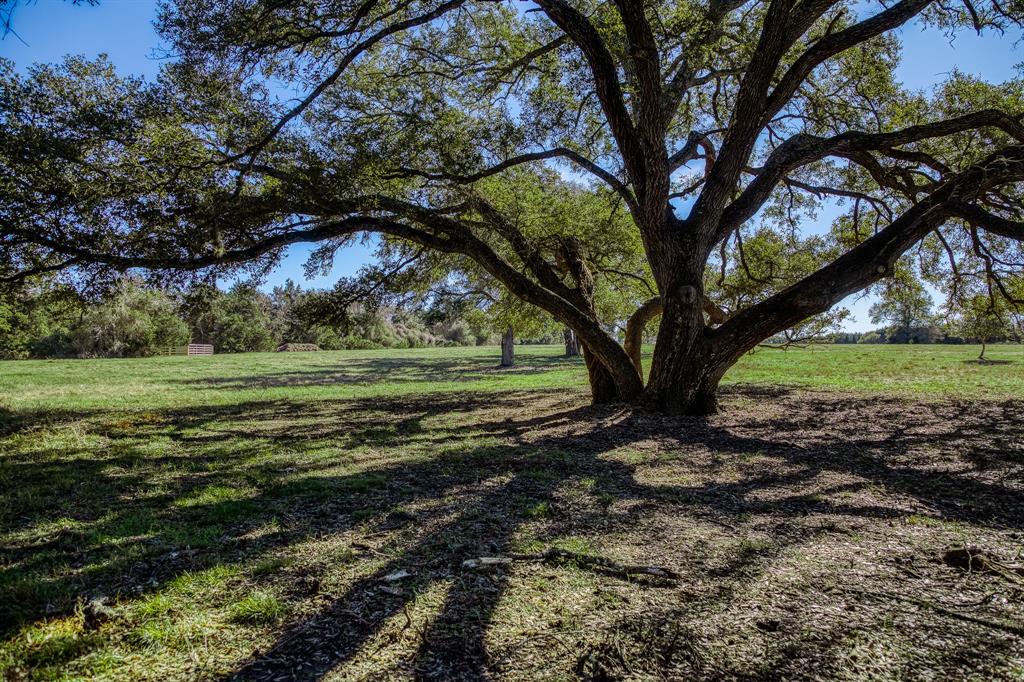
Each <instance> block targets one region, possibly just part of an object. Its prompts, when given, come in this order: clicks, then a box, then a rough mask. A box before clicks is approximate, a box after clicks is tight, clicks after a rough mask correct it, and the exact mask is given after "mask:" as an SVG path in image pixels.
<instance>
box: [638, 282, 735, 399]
mask: <svg viewBox="0 0 1024 682" xmlns="http://www.w3.org/2000/svg"><path fill="white" fill-rule="evenodd" d="M690 281H691V282H693V283H692V284H691V283H686V282H685V280H684V283H683V284H681V285H677V286H675V287H672V288H670V289H669V291H668V293H667V294H666V295H665V296H664V297H663V299H664V304H663V306H662V308H663V309H662V314H661V324H660V326H659V328H658V340H657V343H656V344H655V347H654V358H653V361H652V362H651V374H650V378H649V379H648V382H647V387H646V389H645V390H644V404H645V405H646V406H647V407H648V408H650V409H654V410H657V411H659V412H667V413H669V414H687V415H706V414H713V413H714V412H716V411H717V410H718V382H719V381H720V380H721V378H722V374H724V372H725V369H726V367H727V366H728V365H724V366H723V365H722V364H721V363H719V362H716V357H717V356H716V354H715V353H713V349H712V347H711V344H710V342H709V340H708V333H707V332H708V328H707V326H706V325H705V323H704V292H703V291H702V289H701V282H700V279H699V278H697V277H696V276H694V277H692V278H690Z"/></svg>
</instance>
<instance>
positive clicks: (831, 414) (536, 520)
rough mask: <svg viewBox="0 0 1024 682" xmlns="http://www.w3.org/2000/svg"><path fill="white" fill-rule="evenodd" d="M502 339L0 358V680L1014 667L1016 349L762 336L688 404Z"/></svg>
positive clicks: (1023, 624)
mask: <svg viewBox="0 0 1024 682" xmlns="http://www.w3.org/2000/svg"><path fill="white" fill-rule="evenodd" d="M517 353H518V358H517V360H518V366H517V367H516V368H514V369H511V370H501V369H498V368H497V367H496V366H495V365H496V362H497V349H496V348H451V349H423V350H402V351H399V350H392V351H350V352H323V353H309V354H250V355H234V356H232V355H224V356H214V357H199V358H180V357H173V358H151V359H140V360H82V361H25V362H3V363H0V642H2V643H0V674H2V675H3V676H4V677H5V679H22V678H32V679H35V678H39V679H82V678H99V679H163V680H169V679H221V678H225V677H228V676H231V675H237V676H238V677H239V678H243V679H249V678H254V679H255V678H263V677H266V678H268V679H275V678H277V677H278V676H281V675H284V676H285V677H284V678H287V679H291V675H295V676H296V677H298V678H300V679H319V678H321V677H327V678H332V679H381V678H387V679H480V678H482V677H493V678H498V679H522V680H527V679H529V680H535V679H572V678H576V677H582V678H591V679H624V678H629V679H664V678H672V679H678V678H681V677H685V678H687V679H720V678H722V677H744V678H765V679H770V678H778V677H790V678H793V677H802V676H803V675H804V674H805V673H806V672H807V671H810V670H813V671H815V672H816V673H817V674H819V675H820V676H822V677H825V678H829V677H842V678H846V679H895V678H898V677H909V678H915V677H922V676H925V677H927V676H946V677H953V678H961V677H972V676H973V677H974V678H976V679H1024V654H1022V652H1024V638H1022V635H1024V608H1022V606H1021V604H1022V597H1024V578H1022V577H1021V575H1024V569H1022V570H1021V572H1020V575H1018V572H1017V568H1016V567H1017V566H1018V564H1020V562H1021V556H1020V554H1021V544H1020V543H1021V539H1022V538H1024V534H1022V531H1024V508H1022V505H1024V483H1022V481H1024V444H1022V440H1024V439H1022V438H1021V437H1020V433H1021V427H1022V426H1024V411H1022V410H1021V409H1020V408H1021V406H1022V402H1021V400H1022V398H1024V349H1022V348H1021V347H1019V346H996V347H992V348H990V350H989V353H988V358H989V359H990V361H992V362H990V363H987V364H979V363H977V362H975V361H974V360H975V358H976V357H977V354H978V349H977V348H976V347H967V346H931V347H914V346H902V347H896V346H828V347H813V348H808V349H794V350H788V351H781V350H771V349H765V350H760V351H758V352H756V353H753V354H751V355H749V356H747V357H746V358H744V360H743V361H742V362H741V363H740V364H739V365H738V366H737V367H735V368H734V369H733V370H732V371H730V373H729V374H728V375H727V376H726V379H725V381H724V388H723V394H724V401H723V402H724V406H725V411H724V413H723V414H722V415H718V416H715V417H712V418H709V419H700V420H698V419H668V418H662V417H657V416H653V415H645V414H643V413H638V412H631V411H629V410H623V409H620V408H616V407H608V408H590V407H587V400H586V395H587V389H586V386H585V383H584V381H585V372H584V370H583V367H582V362H581V361H579V360H578V359H565V358H562V357H561V356H560V349H559V348H556V347H522V346H521V347H518V348H517ZM648 362H649V359H648ZM965 544H969V545H978V546H979V547H984V548H985V551H988V552H990V553H991V555H992V556H993V557H998V558H999V562H1000V563H999V564H998V565H999V566H1002V567H1003V569H1000V571H995V572H986V571H976V572H972V573H969V574H964V573H963V572H962V571H959V570H957V569H956V568H954V567H950V566H947V565H945V564H943V563H942V562H941V561H937V557H939V556H940V555H941V552H942V551H943V550H944V548H949V547H952V546H961V547H962V546H964V545H965ZM551 550H561V551H564V554H561V555H555V554H552V553H551ZM545 552H548V553H547V554H545ZM479 556H517V557H519V559H517V561H515V562H512V563H510V564H507V565H503V566H500V567H498V568H495V569H492V570H487V571H479V570H474V569H470V568H466V567H464V566H463V562H464V561H465V560H466V559H472V558H475V557H479ZM994 560H995V559H994ZM609 562H611V563H609ZM622 565H643V566H657V567H662V568H666V569H668V570H670V571H671V572H672V573H674V574H678V576H679V577H678V578H677V579H672V580H660V579H656V578H655V577H652V576H647V575H643V574H642V573H641V574H640V575H633V573H636V571H632V572H630V571H625V572H623V571H620V570H618V568H615V567H616V566H622ZM915 600H916V601H915ZM975 602H977V603H976V604H975ZM967 603H970V604H975V605H974V606H971V607H970V608H969V609H968V608H967V607H964V606H962V605H963V604H967ZM965 614H966V615H967V616H969V617H968V618H964V616H965Z"/></svg>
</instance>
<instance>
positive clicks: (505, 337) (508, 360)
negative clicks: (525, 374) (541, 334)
mask: <svg viewBox="0 0 1024 682" xmlns="http://www.w3.org/2000/svg"><path fill="white" fill-rule="evenodd" d="M515 340H516V339H515V333H514V331H513V329H512V327H509V328H508V329H507V330H505V333H504V334H502V336H501V366H502V367H511V366H512V365H514V364H516V344H515Z"/></svg>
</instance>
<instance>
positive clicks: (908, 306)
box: [868, 276, 934, 343]
mask: <svg viewBox="0 0 1024 682" xmlns="http://www.w3.org/2000/svg"><path fill="white" fill-rule="evenodd" d="M933 305H934V301H933V300H932V297H931V295H930V294H929V293H928V291H927V290H926V289H925V288H924V286H922V285H921V283H920V282H918V281H917V280H916V279H912V278H910V277H898V276H897V278H895V279H893V280H890V281H889V282H887V283H886V285H885V286H884V287H883V288H882V295H881V300H879V301H878V302H877V303H875V304H874V305H872V306H871V308H870V309H869V310H868V314H869V315H870V316H871V322H872V323H873V324H888V325H889V330H888V334H887V336H888V338H889V341H890V343H907V342H909V341H910V340H911V337H912V336H913V332H914V330H915V329H916V328H919V327H926V326H928V325H930V324H931V322H932V320H933V316H932V306H933Z"/></svg>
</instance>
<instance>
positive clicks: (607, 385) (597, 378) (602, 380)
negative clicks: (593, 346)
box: [583, 346, 623, 405]
mask: <svg viewBox="0 0 1024 682" xmlns="http://www.w3.org/2000/svg"><path fill="white" fill-rule="evenodd" d="M583 359H584V360H585V361H586V363H587V376H588V378H589V379H590V395H591V398H592V400H593V402H594V404H595V405H604V404H607V403H614V402H619V401H620V400H622V399H623V398H622V396H620V395H619V391H618V389H617V388H616V387H615V380H614V379H613V378H612V375H611V372H609V371H608V368H607V367H605V366H604V364H602V363H601V361H600V360H598V359H597V356H595V355H594V354H593V353H591V352H589V351H588V350H587V347H586V346H583Z"/></svg>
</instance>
